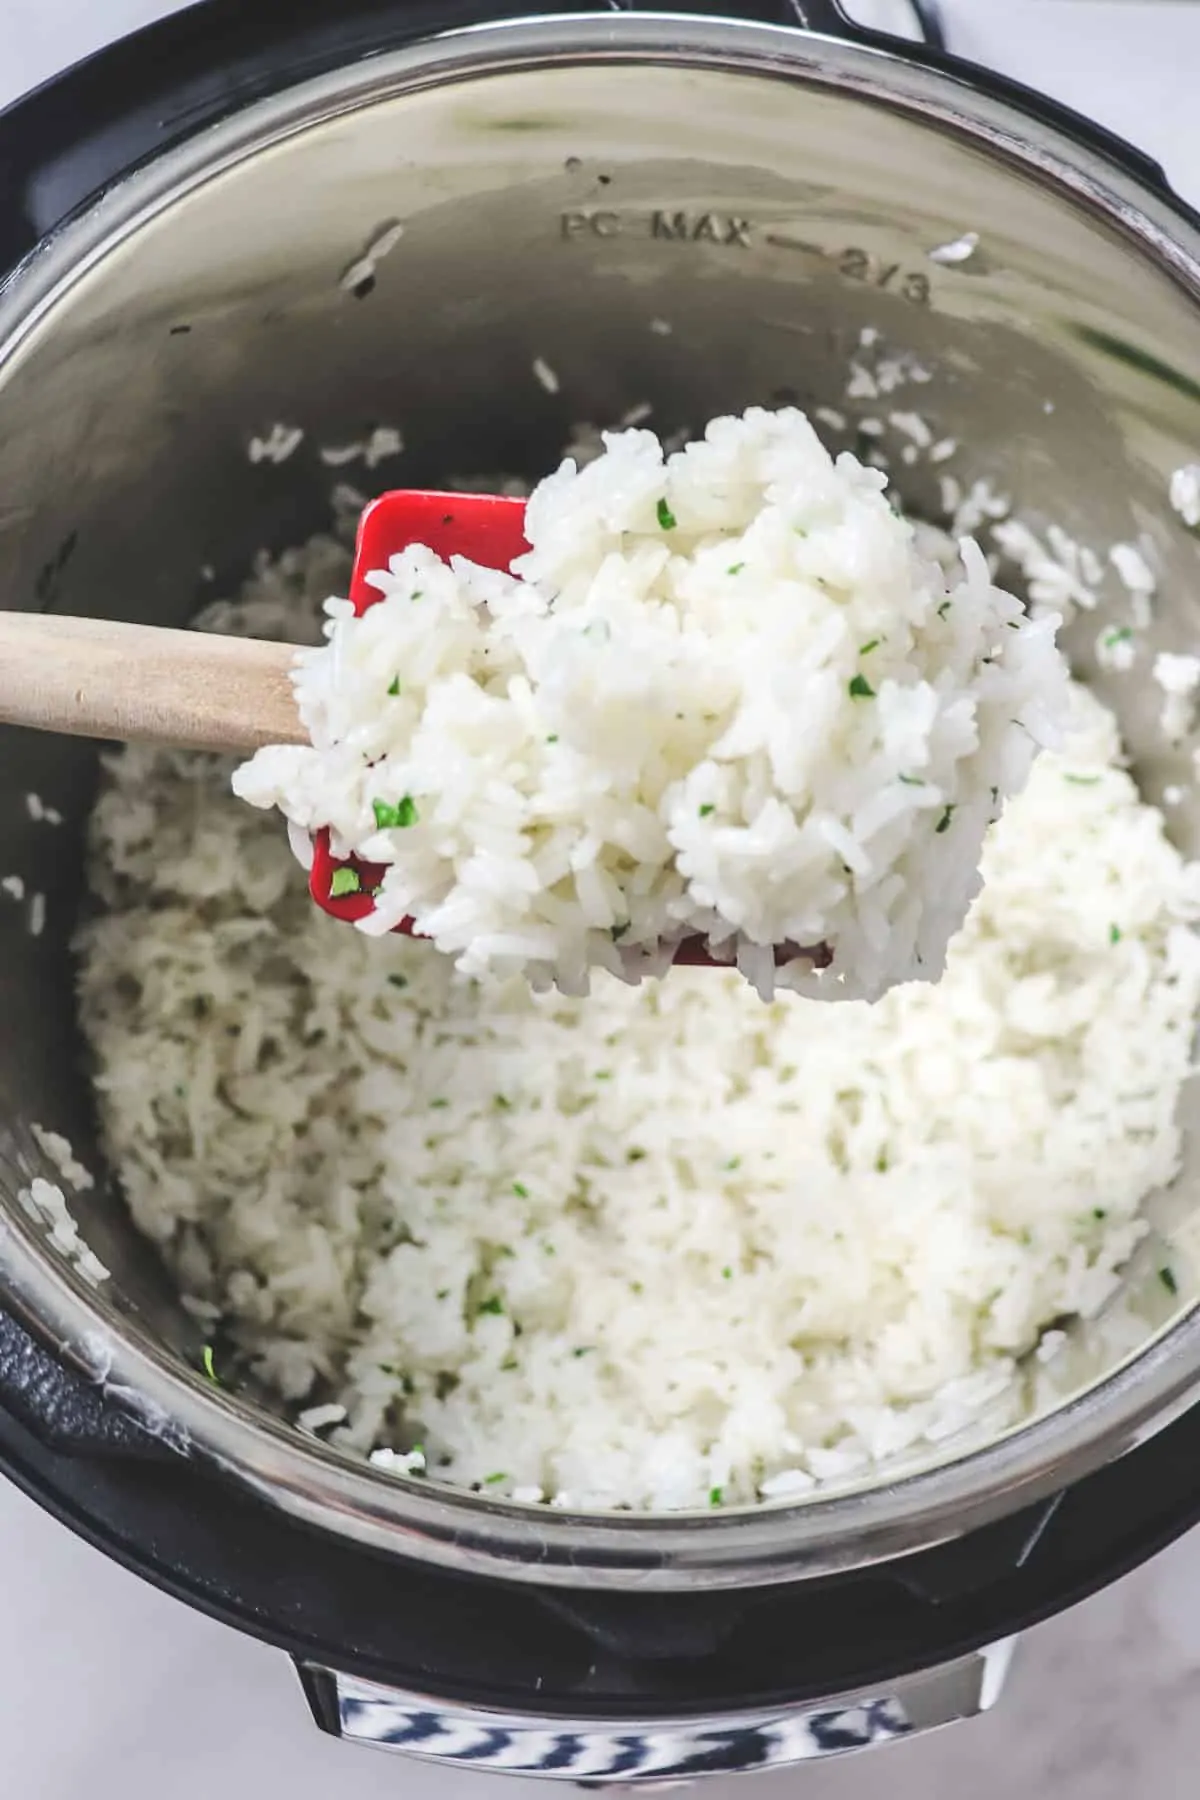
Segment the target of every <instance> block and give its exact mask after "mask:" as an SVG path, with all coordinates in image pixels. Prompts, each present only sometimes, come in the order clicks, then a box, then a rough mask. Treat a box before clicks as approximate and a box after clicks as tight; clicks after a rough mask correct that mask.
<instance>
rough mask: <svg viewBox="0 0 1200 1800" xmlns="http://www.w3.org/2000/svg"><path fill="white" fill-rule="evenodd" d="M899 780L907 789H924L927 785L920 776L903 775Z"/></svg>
mask: <svg viewBox="0 0 1200 1800" xmlns="http://www.w3.org/2000/svg"><path fill="white" fill-rule="evenodd" d="M899 779H900V780H901V781H902V782H903V783H904V785H905V787H924V786H925V783H924V781H923V780H922V778H921V777H920V776H919V775H901V776H900V777H899Z"/></svg>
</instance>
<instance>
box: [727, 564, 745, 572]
mask: <svg viewBox="0 0 1200 1800" xmlns="http://www.w3.org/2000/svg"><path fill="white" fill-rule="evenodd" d="M745 566H746V565H745V563H744V562H740V563H730V565H729V567H728V568H727V569H726V571H725V573H726V574H727V575H740V574H741V572H742V570H743V569H744V568H745Z"/></svg>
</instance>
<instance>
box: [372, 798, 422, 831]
mask: <svg viewBox="0 0 1200 1800" xmlns="http://www.w3.org/2000/svg"><path fill="white" fill-rule="evenodd" d="M371 810H372V812H373V813H374V814H375V823H376V824H377V825H378V827H379V829H380V831H390V830H393V829H397V830H400V831H407V829H408V827H409V826H410V825H415V824H416V822H417V820H418V818H419V817H420V814H419V813H418V812H417V803H416V801H415V800H414V799H413V797H412V795H411V794H405V796H404V798H403V799H402V800H397V802H396V804H395V805H394V806H392V805H391V804H390V803H389V802H388V801H387V800H372V802H371Z"/></svg>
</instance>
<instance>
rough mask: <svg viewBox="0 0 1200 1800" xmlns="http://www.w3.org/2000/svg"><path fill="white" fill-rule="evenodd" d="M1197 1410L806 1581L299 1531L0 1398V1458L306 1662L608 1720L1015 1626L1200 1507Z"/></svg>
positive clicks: (710, 1701) (853, 1674)
mask: <svg viewBox="0 0 1200 1800" xmlns="http://www.w3.org/2000/svg"><path fill="white" fill-rule="evenodd" d="M1198 1468H1200V1408H1197V1409H1193V1410H1191V1411H1189V1412H1187V1413H1185V1414H1184V1415H1183V1416H1182V1417H1181V1418H1180V1419H1178V1420H1177V1421H1175V1422H1174V1423H1173V1424H1172V1425H1169V1426H1167V1427H1165V1428H1164V1429H1163V1430H1162V1431H1161V1432H1159V1433H1158V1434H1157V1436H1155V1437H1153V1438H1151V1439H1150V1440H1149V1441H1148V1442H1146V1443H1144V1444H1142V1445H1140V1446H1139V1447H1137V1448H1136V1449H1134V1450H1131V1451H1130V1452H1129V1453H1128V1454H1127V1455H1126V1456H1124V1457H1123V1458H1121V1459H1120V1460H1118V1461H1117V1462H1115V1463H1111V1464H1109V1465H1108V1467H1106V1468H1104V1469H1101V1470H1100V1471H1098V1472H1097V1473H1096V1474H1094V1475H1091V1476H1088V1477H1087V1478H1085V1479H1084V1480H1083V1481H1081V1482H1079V1483H1077V1484H1076V1485H1075V1486H1074V1487H1073V1488H1070V1489H1068V1490H1067V1491H1066V1492H1065V1493H1063V1494H1062V1495H1059V1496H1056V1497H1055V1498H1053V1499H1052V1500H1051V1501H1049V1502H1044V1503H1042V1504H1041V1505H1039V1506H1037V1507H1035V1508H1031V1509H1029V1510H1028V1511H1027V1512H1025V1513H1023V1514H1020V1515H1016V1516H1014V1517H1012V1518H1010V1519H1007V1520H1004V1521H1001V1522H1000V1523H999V1524H998V1525H996V1526H992V1527H987V1528H985V1529H984V1530H982V1531H978V1532H975V1533H972V1534H971V1535H969V1536H968V1537H966V1538H963V1539H960V1540H958V1541H957V1542H954V1543H952V1544H948V1545H943V1546H941V1547H939V1548H937V1549H934V1550H929V1551H925V1552H923V1553H921V1554H920V1555H917V1556H913V1557H909V1558H905V1559H902V1560H900V1561H897V1562H893V1563H889V1564H886V1565H883V1566H881V1567H879V1568H877V1569H875V1570H864V1571H855V1572H853V1573H849V1574H846V1575H843V1576H838V1577H834V1578H831V1579H828V1580H823V1581H817V1582H799V1583H795V1584H792V1585H791V1586H785V1587H771V1588H759V1589H750V1590H738V1591H718V1592H715V1593H702V1594H696V1595H691V1594H686V1593H684V1594H671V1595H664V1594H651V1595H639V1594H633V1593H615V1594H598V1593H596V1592H595V1591H586V1592H585V1591H576V1590H563V1589H558V1590H548V1589H537V1588H533V1587H531V1586H530V1585H529V1584H527V1583H523V1582H504V1581H498V1580H489V1579H485V1578H481V1577H478V1576H469V1577H468V1576H461V1575H455V1574H452V1573H450V1572H448V1571H446V1570H441V1569H435V1568H431V1567H429V1566H427V1565H423V1564H416V1563H409V1562H405V1561H403V1560H400V1559H397V1558H385V1557H382V1556H381V1555H379V1554H378V1553H376V1552H374V1551H371V1550H368V1549H365V1548H362V1547H359V1546H356V1545H354V1544H351V1543H349V1542H347V1541H345V1540H342V1539H332V1538H329V1537H326V1536H322V1535H319V1534H317V1533H314V1532H312V1531H311V1530H309V1529H308V1528H307V1527H305V1526H304V1525H302V1524H300V1523H298V1522H297V1521H295V1520H292V1519H289V1518H287V1517H285V1516H282V1515H281V1514H279V1513H278V1512H277V1511H276V1510H275V1509H274V1508H272V1507H270V1506H268V1505H267V1504H265V1503H264V1502H262V1501H259V1500H256V1499H254V1498H252V1497H251V1496H249V1495H248V1494H246V1493H245V1492H243V1491H242V1490H241V1489H240V1488H235V1487H233V1486H232V1484H230V1483H229V1482H227V1481H225V1480H224V1479H222V1478H221V1477H220V1476H219V1475H218V1474H217V1473H216V1472H214V1471H212V1470H208V1469H205V1468H203V1467H202V1466H199V1465H197V1464H196V1463H194V1462H188V1461H186V1460H185V1459H184V1458H182V1457H180V1456H177V1455H175V1454H173V1453H169V1452H168V1453H165V1454H164V1453H163V1452H162V1450H161V1446H155V1445H154V1443H153V1441H152V1440H150V1439H148V1438H147V1439H145V1440H144V1442H143V1443H142V1445H141V1446H139V1445H138V1443H137V1442H136V1441H135V1440H132V1439H131V1440H128V1441H125V1442H123V1443H122V1444H120V1445H118V1446H116V1447H114V1448H110V1449H109V1450H108V1451H107V1452H99V1451H97V1450H95V1449H89V1450H88V1451H87V1453H85V1454H80V1453H79V1452H78V1450H73V1449H64V1448H63V1447H62V1441H60V1443H59V1444H58V1445H56V1446H54V1447H52V1446H51V1445H50V1444H48V1443H47V1442H46V1441H45V1436H44V1433H43V1432H42V1431H41V1430H40V1429H36V1428H34V1427H32V1426H31V1425H30V1424H29V1423H28V1422H23V1421H22V1420H20V1419H18V1418H17V1417H16V1416H15V1415H14V1414H13V1413H10V1412H8V1411H5V1410H0V1469H2V1470H3V1471H4V1473H5V1474H7V1475H8V1477H9V1478H10V1479H11V1480H12V1481H14V1482H15V1483H16V1484H17V1486H19V1487H20V1488H22V1489H23V1490H24V1491H25V1493H27V1494H28V1495H29V1496H30V1497H31V1498H32V1499H34V1500H35V1501H37V1503H38V1504H39V1505H40V1506H42V1507H43V1508H44V1509H45V1510H46V1511H47V1512H49V1513H51V1514H52V1515H53V1516H54V1517H55V1518H57V1519H59V1520H60V1521H61V1522H62V1523H63V1524H65V1525H66V1526H68V1527H69V1528H70V1529H71V1530H72V1531H73V1532H75V1533H76V1535H77V1536H79V1537H81V1538H83V1539H85V1540H86V1541H87V1542H89V1543H91V1544H92V1545H94V1546H95V1547H96V1548H97V1549H99V1550H102V1551H103V1552H104V1553H105V1554H106V1555H107V1556H109V1557H110V1558H111V1559H112V1560H113V1561H115V1562H118V1563H120V1564H121V1565H122V1566H123V1567H125V1568H127V1569H129V1570H131V1571H132V1572H133V1573H134V1574H137V1575H139V1576H141V1577H142V1578H143V1579H144V1580H146V1581H149V1582H151V1583H152V1584H153V1585H154V1586H155V1587H157V1588H160V1589H161V1590H163V1591H164V1592H166V1593H168V1594H171V1595H173V1596H174V1597H175V1598H177V1599H180V1600H183V1601H185V1602H186V1603H187V1604H189V1605H190V1606H192V1607H195V1608H196V1609H197V1610H199V1611H200V1612H203V1613H206V1614H207V1615H208V1616H209V1617H211V1618H214V1619H217V1620H220V1621H221V1622H222V1623H223V1624H226V1625H229V1626H232V1627H234V1628H235V1629H237V1630H239V1631H242V1632H245V1633H247V1634H249V1635H250V1636H252V1637H256V1638H259V1639H261V1640H263V1641H265V1642H267V1643H270V1644H272V1645H274V1646H275V1647H276V1648H278V1649H281V1650H283V1651H285V1652H287V1653H288V1654H289V1655H290V1656H292V1657H293V1658H294V1659H295V1660H296V1661H297V1662H298V1663H301V1664H310V1665H311V1664H316V1665H319V1666H323V1667H327V1668H332V1669H336V1670H338V1671H340V1672H342V1673H345V1674H352V1675H359V1676H361V1677H363V1678H365V1679H367V1680H371V1681H376V1682H382V1683H385V1684H387V1685H390V1686H397V1687H401V1688H408V1689H410V1690H417V1691H420V1692H422V1693H424V1694H427V1695H430V1696H432V1697H434V1698H436V1699H439V1700H443V1701H445V1702H447V1703H453V1702H456V1701H457V1702H467V1703H470V1704H471V1705H473V1706H491V1707H495V1708H498V1709H500V1710H509V1711H518V1712H519V1711H532V1712H535V1713H537V1714H550V1715H555V1714H558V1715H559V1716H563V1717H576V1718H590V1719H600V1720H602V1719H604V1718H606V1717H620V1716H622V1715H624V1716H628V1714H629V1713H630V1711H631V1710H636V1712H637V1713H638V1715H639V1716H642V1717H646V1718H651V1717H654V1716H676V1717H677V1716H680V1715H687V1714H691V1715H696V1716H702V1717H706V1718H711V1717H712V1716H713V1715H714V1714H721V1713H724V1712H736V1711H739V1710H742V1709H746V1708H752V1707H760V1706H772V1707H778V1706H787V1705H796V1704H799V1703H802V1702H805V1701H810V1700H817V1699H822V1698H825V1697H827V1696H829V1695H831V1694H836V1693H838V1692H844V1691H847V1690H854V1689H861V1688H868V1687H872V1686H877V1685H884V1684H886V1683H887V1682H888V1681H889V1680H892V1679H895V1678H896V1677H898V1676H903V1675H907V1674H911V1673H914V1672H916V1671H918V1670H921V1669H926V1668H930V1667H934V1666H936V1665H938V1664H940V1663H944V1662H948V1661H951V1660H952V1659H954V1658H955V1657H958V1656H962V1655H965V1654H967V1653H969V1652H970V1651H972V1650H976V1649H978V1648H980V1647H981V1646H983V1645H985V1644H989V1643H994V1642H996V1641H997V1640H998V1639H1001V1638H1004V1637H1008V1636H1010V1635H1012V1634H1013V1633H1016V1632H1020V1631H1023V1630H1025V1629H1027V1628H1028V1627H1029V1626H1031V1625H1034V1624H1037V1623H1039V1622H1040V1621H1041V1620H1043V1619H1045V1618H1048V1617H1050V1616H1051V1615H1053V1614H1055V1613H1058V1612H1061V1611H1064V1610H1065V1609H1066V1608H1068V1607H1070V1606H1073V1605H1075V1604H1076V1603H1077V1602H1078V1601H1080V1600H1083V1599H1085V1598H1086V1597H1087V1596H1088V1595H1090V1594H1092V1593H1094V1592H1096V1591H1097V1590H1098V1589H1099V1588H1102V1587H1104V1586H1106V1585H1107V1584H1108V1583H1110V1582H1112V1581H1114V1580H1115V1579H1117V1578H1118V1577H1119V1576H1121V1575H1123V1574H1125V1573H1126V1572H1127V1571H1129V1570H1130V1569H1133V1568H1135V1567H1136V1566H1137V1565H1138V1564H1139V1563H1142V1562H1144V1561H1145V1560H1146V1559H1147V1558H1149V1557H1150V1556H1153V1555H1154V1554H1155V1553H1156V1552H1157V1551H1159V1550H1161V1549H1163V1548H1164V1547H1165V1546H1166V1545H1167V1544H1169V1543H1171V1542H1172V1541H1173V1540H1174V1539H1175V1538H1177V1537H1179V1536H1180V1535H1181V1534H1182V1533H1183V1532H1184V1531H1186V1530H1187V1529H1188V1528H1189V1527H1191V1526H1192V1525H1194V1524H1195V1523H1197V1521H1198V1519H1200V1485H1198V1483H1197V1480H1196V1471H1197V1469H1198Z"/></svg>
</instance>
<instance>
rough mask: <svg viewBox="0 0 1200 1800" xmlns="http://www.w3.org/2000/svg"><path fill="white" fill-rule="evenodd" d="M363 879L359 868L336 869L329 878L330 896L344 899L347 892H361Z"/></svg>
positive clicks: (334, 898) (333, 898)
mask: <svg viewBox="0 0 1200 1800" xmlns="http://www.w3.org/2000/svg"><path fill="white" fill-rule="evenodd" d="M361 892H362V881H361V879H360V877H359V873H358V870H357V869H335V870H334V871H333V874H332V875H331V877H330V880H329V898H330V899H331V900H344V899H345V898H346V896H347V894H360V893H361Z"/></svg>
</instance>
